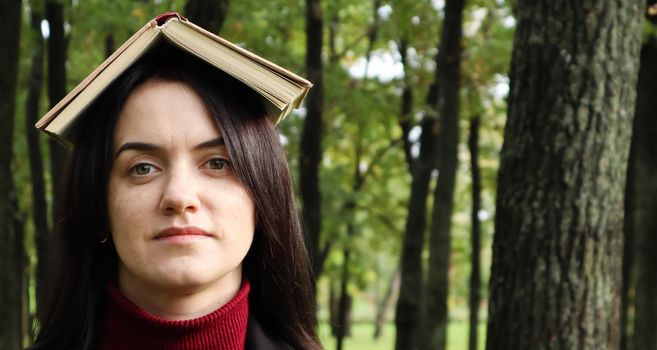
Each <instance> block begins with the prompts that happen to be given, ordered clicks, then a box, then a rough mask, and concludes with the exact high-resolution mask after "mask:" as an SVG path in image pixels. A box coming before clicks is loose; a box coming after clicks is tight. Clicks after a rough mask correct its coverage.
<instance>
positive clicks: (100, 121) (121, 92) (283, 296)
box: [32, 44, 321, 350]
mask: <svg viewBox="0 0 657 350" xmlns="http://www.w3.org/2000/svg"><path fill="white" fill-rule="evenodd" d="M149 79H162V80H168V81H177V82H181V83H184V84H186V85H187V86H189V87H190V88H192V89H193V91H194V92H196V93H197V94H198V96H199V97H200V98H201V99H202V100H203V102H204V104H205V107H206V108H207V110H208V112H209V114H210V115H211V116H212V117H213V118H214V120H215V121H216V123H217V126H218V127H219V129H220V130H221V133H222V135H223V137H224V140H225V144H226V149H227V151H228V154H229V156H230V158H231V160H232V163H233V167H234V170H235V173H236V175H237V177H238V179H239V181H240V182H241V183H242V184H243V185H244V186H245V188H246V189H247V190H248V191H249V192H250V194H251V196H252V198H253V201H254V203H255V207H256V228H255V235H254V240H253V243H252V245H251V248H250V250H249V252H248V253H247V255H246V257H245V259H244V262H243V275H244V278H247V279H249V281H250V282H251V286H252V288H251V293H250V295H249V310H250V311H249V312H250V313H252V314H254V315H255V316H256V317H257V318H258V321H259V322H260V323H261V324H262V325H263V326H264V327H266V328H268V329H272V330H274V331H276V332H278V333H279V334H280V335H281V336H282V337H283V338H284V339H286V341H287V342H288V343H289V344H290V345H291V346H293V347H294V348H299V349H320V348H321V345H320V343H319V340H318V337H317V331H316V327H317V317H316V301H315V297H314V292H313V290H312V286H311V273H310V267H309V259H308V255H307V251H306V249H305V246H304V243H303V236H302V233H301V229H300V225H299V220H298V217H297V211H296V208H295V204H294V193H293V189H292V188H293V187H292V180H291V176H290V173H289V169H288V167H287V160H286V157H285V154H284V152H283V149H282V146H281V144H280V141H279V136H278V133H277V132H276V130H275V128H274V125H273V123H272V122H271V121H270V120H269V119H268V118H267V117H266V114H265V110H264V106H263V103H262V102H261V100H260V99H259V97H258V96H257V95H256V94H255V92H253V91H252V90H251V89H249V88H248V87H246V86H244V85H243V84H242V83H240V82H239V81H237V80H236V79H234V78H232V77H230V76H228V75H227V74H225V73H223V72H221V71H219V70H217V69H215V68H213V67H210V66H209V65H208V64H206V63H205V62H202V61H201V60H199V59H196V58H194V57H191V56H190V55H189V54H186V53H182V52H180V51H179V50H177V49H174V48H172V47H169V46H167V45H164V44H163V45H160V47H157V48H155V49H153V50H151V51H150V53H148V54H146V55H145V56H144V57H142V58H141V59H140V60H139V61H138V62H137V63H135V64H134V65H133V66H132V67H131V68H129V69H128V70H127V71H126V72H125V73H124V74H122V75H121V77H119V79H117V81H116V82H114V83H113V84H112V85H111V86H110V87H109V88H108V90H107V91H105V92H104V93H103V94H102V95H101V96H100V97H99V99H98V100H97V101H95V102H94V103H93V105H92V106H91V107H90V108H89V109H88V110H87V111H86V112H85V115H84V116H83V117H82V118H81V120H80V121H79V125H75V126H74V129H75V130H76V132H75V136H74V149H73V153H72V158H71V161H70V163H69V166H68V177H67V179H66V181H67V182H66V186H65V191H63V193H64V195H65V201H64V206H63V210H62V213H61V215H60V216H61V220H60V221H59V222H58V223H57V225H56V235H55V236H54V237H53V238H54V239H53V242H52V244H51V248H52V249H51V252H50V256H49V258H50V260H49V263H48V266H49V267H50V271H49V272H48V274H47V276H48V277H49V279H48V280H47V281H46V285H45V286H44V289H43V293H40V294H41V295H42V298H41V299H40V300H38V310H37V317H38V321H39V330H38V335H37V338H36V342H35V344H34V345H33V346H32V348H33V349H85V350H86V349H93V348H95V347H96V346H97V345H98V344H97V343H98V341H99V338H100V336H101V334H100V333H101V332H102V325H103V316H104V306H105V298H106V295H105V287H106V285H107V283H108V281H109V279H110V278H113V277H114V276H115V274H116V270H117V256H116V251H115V249H114V246H113V245H112V244H111V243H105V244H101V243H100V241H101V240H102V239H103V237H106V236H107V235H108V234H109V219H108V208H107V198H108V194H107V185H108V178H109V171H110V168H111V165H112V155H111V149H112V135H113V133H114V128H115V125H116V122H117V119H118V114H119V112H120V110H121V108H122V106H123V104H124V103H125V101H126V100H127V98H128V96H129V95H130V93H131V92H132V91H133V90H134V89H135V88H136V87H137V86H139V85H140V84H142V83H144V82H145V81H147V80H149Z"/></svg>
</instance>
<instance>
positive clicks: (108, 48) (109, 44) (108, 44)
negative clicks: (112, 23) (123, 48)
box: [105, 33, 115, 58]
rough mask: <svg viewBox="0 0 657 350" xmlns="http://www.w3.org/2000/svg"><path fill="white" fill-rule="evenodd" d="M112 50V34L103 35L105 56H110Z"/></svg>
mask: <svg viewBox="0 0 657 350" xmlns="http://www.w3.org/2000/svg"><path fill="white" fill-rule="evenodd" d="M114 50H115V48H114V34H112V33H108V34H106V35H105V58H107V57H110V56H111V55H112V53H114Z"/></svg>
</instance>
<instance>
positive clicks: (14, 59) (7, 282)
mask: <svg viewBox="0 0 657 350" xmlns="http://www.w3.org/2000/svg"><path fill="white" fill-rule="evenodd" d="M20 18H21V2H20V1H9V2H7V3H6V4H5V6H4V7H3V9H2V11H0V42H1V43H2V50H0V77H2V78H0V96H2V103H0V227H2V229H0V286H1V287H0V315H2V318H1V321H0V322H1V323H0V349H3V350H4V349H6V350H18V349H21V348H22V344H21V341H22V339H21V336H22V334H21V305H22V303H21V301H22V295H21V285H22V283H21V282H22V280H21V276H20V275H19V273H18V271H20V269H21V265H22V264H21V263H20V257H21V255H22V254H20V252H19V250H17V249H16V248H17V246H19V245H21V244H22V242H21V241H20V238H21V237H22V235H21V234H20V233H19V232H16V217H17V215H18V214H17V208H16V207H15V205H14V204H15V200H16V191H15V189H14V181H13V177H12V172H11V160H12V148H13V147H12V145H13V130H14V120H15V119H14V118H15V107H16V79H17V76H18V57H19V55H18V49H19V38H20V28H21V26H20Z"/></svg>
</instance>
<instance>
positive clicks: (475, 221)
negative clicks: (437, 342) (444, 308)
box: [468, 116, 481, 350]
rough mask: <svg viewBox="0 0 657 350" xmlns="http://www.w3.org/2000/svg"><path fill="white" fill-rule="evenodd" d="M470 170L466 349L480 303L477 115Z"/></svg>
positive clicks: (471, 345)
mask: <svg viewBox="0 0 657 350" xmlns="http://www.w3.org/2000/svg"><path fill="white" fill-rule="evenodd" d="M468 141H469V142H468V147H469V148H470V172H471V174H472V212H471V213H470V215H471V216H470V221H471V222H472V239H471V241H472V252H471V253H470V256H471V266H472V268H471V269H472V271H471V272H470V295H469V298H468V304H469V305H470V334H469V336H468V349H470V350H477V328H478V327H477V326H478V325H479V303H481V223H480V221H479V210H481V175H480V172H479V164H478V161H479V116H476V117H474V118H473V119H472V120H471V121H470V139H469V140H468Z"/></svg>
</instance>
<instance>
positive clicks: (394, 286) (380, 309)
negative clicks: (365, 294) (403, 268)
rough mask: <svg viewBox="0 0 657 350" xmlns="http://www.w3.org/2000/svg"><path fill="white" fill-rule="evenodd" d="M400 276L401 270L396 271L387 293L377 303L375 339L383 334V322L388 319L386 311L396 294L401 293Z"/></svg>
mask: <svg viewBox="0 0 657 350" xmlns="http://www.w3.org/2000/svg"><path fill="white" fill-rule="evenodd" d="M400 277H401V275H400V274H399V270H397V271H395V273H394V274H393V275H392V276H391V277H390V282H389V283H388V288H387V290H386V294H385V295H384V296H383V299H381V301H380V302H379V304H378V305H377V308H376V318H375V320H374V335H373V338H374V339H379V338H380V337H381V334H383V324H384V323H385V320H386V312H387V311H388V309H389V308H390V305H391V304H392V302H393V301H394V299H395V294H399V283H400Z"/></svg>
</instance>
